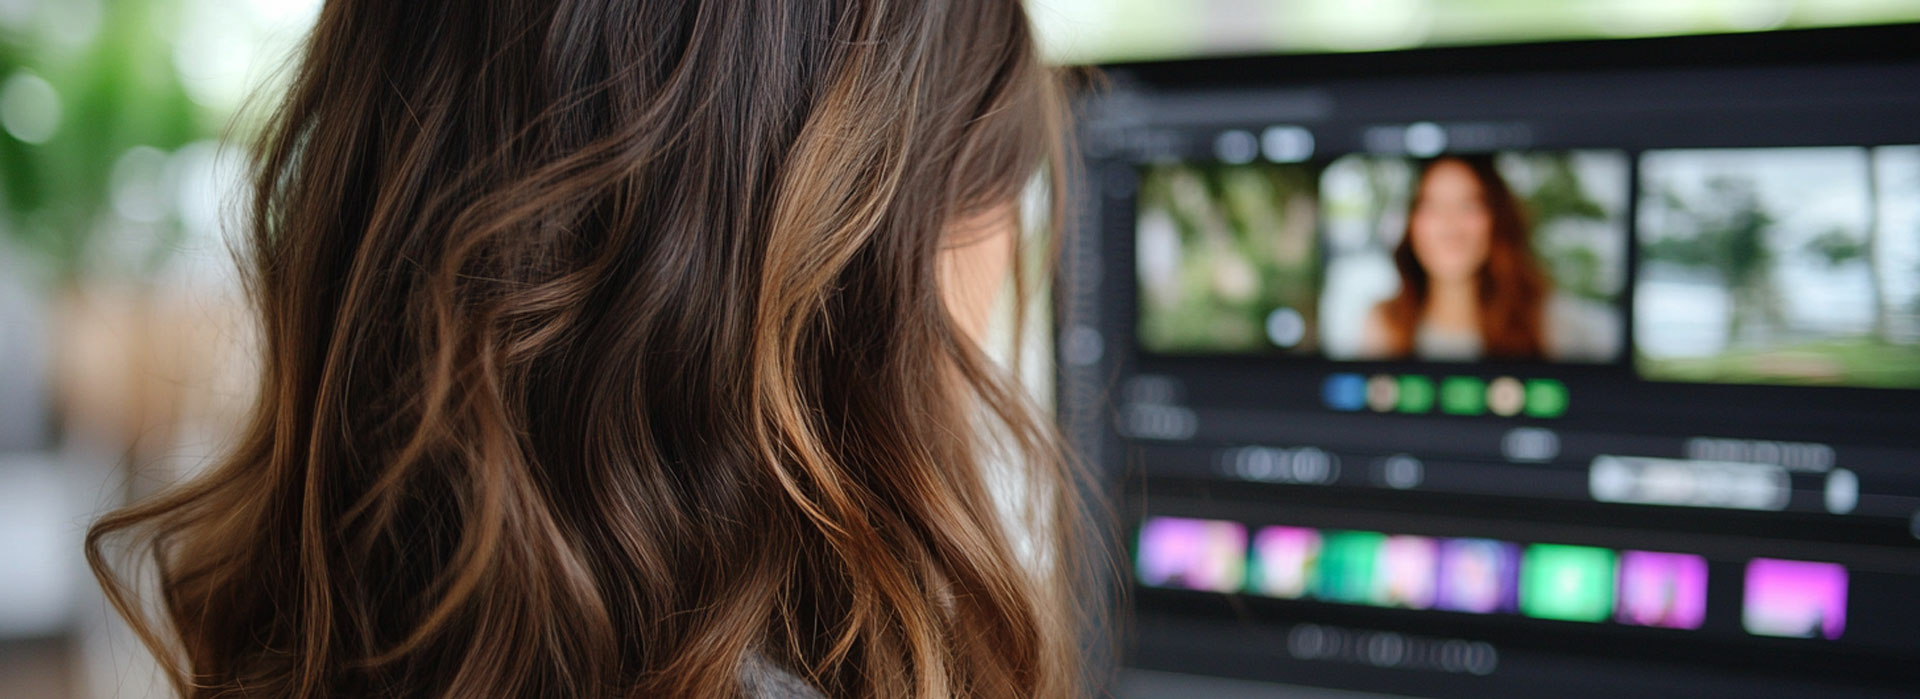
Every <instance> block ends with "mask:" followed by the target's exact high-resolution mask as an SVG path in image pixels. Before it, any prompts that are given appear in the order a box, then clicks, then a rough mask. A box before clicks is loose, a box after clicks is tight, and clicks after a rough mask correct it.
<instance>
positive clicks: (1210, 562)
mask: <svg viewBox="0 0 1920 699" xmlns="http://www.w3.org/2000/svg"><path fill="white" fill-rule="evenodd" d="M1136 554H1137V555H1136V556H1135V561H1136V568H1137V570H1136V574H1137V576H1138V580H1139V582H1140V584H1142V585H1145V586H1148V587H1155V588H1164V589H1176V590H1191V591H1201V592H1215V593H1226V594H1246V595H1257V596H1263V597H1271V598H1277V599H1286V600H1310V601H1318V602H1328V603H1338V604H1353V605H1366V606H1373V607H1387V608H1401V609H1409V610H1429V611H1438V612H1455V613H1465V614H1483V615H1486V614H1498V615H1519V616H1523V617H1529V618H1533V619H1540V620H1546V621H1563V622H1586V623H1614V624H1622V625H1628V626H1641V627H1654V628H1665V629H1680V630H1696V629H1700V628H1701V626H1702V625H1703V623H1704V622H1705V621H1706V618H1707V614H1708V610H1709V607H1710V605H1713V604H1721V603H1723V602H1724V603H1727V604H1737V605H1738V614H1739V617H1740V619H1741V625H1742V627H1743V628H1744V629H1745V631H1746V632H1747V633H1749V634H1752V635H1755V636H1774V637H1787V638H1808V639H1828V640H1832V639H1839V638H1840V637H1841V636H1842V634H1844V633H1845V631H1846V623H1847V586H1848V576H1847V569H1846V568H1845V567H1844V566H1842V565H1840V564H1837V563H1827V562H1818V561H1796V560H1783V559H1775V558H1753V559H1751V560H1748V561H1747V562H1746V564H1745V575H1744V579H1743V580H1742V590H1743V593H1742V595H1741V596H1740V597H1739V598H1738V599H1733V600H1724V601H1723V600H1717V599H1709V589H1710V588H1709V585H1708V572H1709V567H1708V564H1707V559H1706V558H1705V557H1702V556H1699V555H1694V554H1688V553H1674V552H1664V551H1640V550H1615V549H1610V548H1601V547H1594V546H1576V545H1566V544H1555V543H1525V544H1522V543H1515V542H1509V541H1500V540H1495V539H1486V538H1444V537H1428V536H1405V535H1396V534H1387V533H1382V532H1374V531H1350V530H1321V529H1314V528H1308V527H1294V526H1266V527H1257V528H1255V527H1248V526H1246V525H1244V524H1241V523H1239V522H1234V521H1226V520H1212V519H1194V518H1182V517H1150V518H1147V519H1146V520H1145V521H1144V522H1143V523H1142V525H1141V527H1140V532H1139V538H1138V548H1137V551H1136Z"/></svg>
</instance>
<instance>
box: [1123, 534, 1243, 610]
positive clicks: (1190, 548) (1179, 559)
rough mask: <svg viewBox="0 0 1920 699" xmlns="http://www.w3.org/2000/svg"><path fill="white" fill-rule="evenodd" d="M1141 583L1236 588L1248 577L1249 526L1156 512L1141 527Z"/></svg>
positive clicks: (1215, 589)
mask: <svg viewBox="0 0 1920 699" xmlns="http://www.w3.org/2000/svg"><path fill="white" fill-rule="evenodd" d="M1136 558H1137V559H1138V562H1139V565H1140V570H1139V575H1140V582H1141V583H1142V584H1146V585H1151V586H1154V587H1172V588H1180V589H1186V590H1202V591H1207V592H1235V591H1238V590H1239V589H1240V586H1241V584H1242V583H1243V582H1245V578H1246V564H1247V528H1246V526H1245V525H1242V524H1240V523H1238V522H1223V521H1219V520H1211V519H1188V518H1184V517H1155V518H1152V519H1149V520H1147V521H1146V522H1145V523H1144V524H1142V525H1141V526H1140V553H1139V555H1138V556H1137V557H1136Z"/></svg>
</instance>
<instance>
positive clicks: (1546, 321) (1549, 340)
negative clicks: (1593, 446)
mask: <svg viewBox="0 0 1920 699" xmlns="http://www.w3.org/2000/svg"><path fill="white" fill-rule="evenodd" d="M1627 185H1628V176H1627V158H1626V155H1625V154H1623V153H1620V152H1617V151H1571V152H1507V153H1499V154H1497V155H1447V156H1441V157H1439V158H1436V159H1433V160H1427V161H1415V160H1409V159H1405V158H1395V157H1380V156H1369V155H1350V156H1346V157H1343V158H1340V159H1338V160H1335V161H1334V162H1333V163H1331V164H1330V165H1328V167H1327V169H1326V172H1325V174H1324V175H1323V176H1322V177H1321V201H1322V219H1323V221H1322V228H1323V230H1324V231H1325V238H1324V244H1325V246H1326V271H1325V278H1326V284H1325V287H1324V288H1323V289H1322V292H1321V294H1320V313H1319V320H1320V341H1321V347H1322V349H1323V351H1324V353H1325V354H1326V356H1328V357H1330V358H1333V359H1374V360H1377V359H1420V360H1427V361H1477V360H1482V359H1498V360H1517V361H1556V362H1608V361H1612V360H1613V359H1615V358H1616V357H1618V356H1619V353H1620V349H1621V336H1622V331H1621V328H1622V321H1621V318H1620V310H1619V309H1620V306H1621V302H1620V296H1621V293H1622V291H1623V288H1624V286H1625V280H1626V253H1627V214H1626V210H1627Z"/></svg>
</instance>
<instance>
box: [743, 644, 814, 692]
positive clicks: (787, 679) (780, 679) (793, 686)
mask: <svg viewBox="0 0 1920 699" xmlns="http://www.w3.org/2000/svg"><path fill="white" fill-rule="evenodd" d="M740 688H741V690H742V694H743V695H745V696H746V697H747V699H826V697H825V695H822V694H821V693H820V690H818V689H814V687H813V685H810V684H807V681H806V680H803V679H800V677H799V676H798V675H795V674H793V673H791V672H787V671H786V669H785V668H782V667H780V666H778V665H775V664H773V661H771V660H768V659H767V658H766V656H763V655H761V654H759V653H748V654H747V659H746V662H745V663H743V664H741V666H740Z"/></svg>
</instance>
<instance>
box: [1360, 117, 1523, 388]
mask: <svg viewBox="0 0 1920 699" xmlns="http://www.w3.org/2000/svg"><path fill="white" fill-rule="evenodd" d="M1447 162H1452V163H1457V164H1460V165H1465V166H1466V167H1467V169H1468V170H1470V171H1471V172H1472V173H1473V178H1474V180H1475V181H1477V182H1478V183H1479V184H1480V193H1481V196H1482V197H1483V202H1482V203H1484V204H1485V205H1486V207H1487V211H1488V213H1489V214H1490V218H1491V220H1492V225H1493V231H1492V240H1491V241H1490V242H1489V244H1488V249H1487V262H1486V264H1485V265H1483V266H1482V267H1481V268H1480V274H1479V293H1478V296H1479V300H1480V304H1479V311H1480V312H1479V316H1480V340H1481V343H1482V347H1483V348H1484V349H1483V354H1484V356H1485V357H1487V358H1489V359H1503V360H1522V361H1534V360H1540V359H1544V358H1545V357H1546V341H1545V339H1544V335H1545V332H1544V330H1543V326H1544V324H1545V312H1546V302H1547V295H1548V293H1549V292H1550V291H1551V286H1550V285H1549V283H1548V281H1547V276H1546V273H1545V272H1543V271H1541V269H1540V263H1539V261H1538V260H1537V259H1536V258H1535V257H1534V254H1533V235H1532V233H1533V228H1532V226H1531V225H1530V224H1529V223H1528V221H1527V215H1526V210H1525V207H1523V206H1522V205H1521V203H1520V198H1519V197H1517V196H1515V195H1514V193H1513V189H1512V188H1511V187H1508V186H1507V181H1506V179H1505V178H1502V177H1501V176H1500V171H1499V169H1498V168H1496V167H1495V166H1494V162H1493V157H1492V156H1489V155H1478V154H1474V155H1449V156H1445V157H1441V158H1436V159H1433V160H1429V161H1426V162H1425V163H1422V164H1421V166H1420V169H1419V175H1418V176H1417V177H1415V178H1414V185H1413V195H1412V197H1411V199H1410V200H1409V202H1408V205H1407V229H1406V230H1405V231H1403V232H1402V234H1401V236H1400V244H1399V245H1398V246H1397V247H1395V248H1394V250H1393V266H1394V268H1395V269H1396V270H1398V271H1399V272H1400V291H1399V293H1397V294H1395V295H1394V296H1393V297H1392V298H1389V299H1387V300H1386V301H1383V302H1381V304H1380V310H1381V315H1382V316H1383V317H1384V319H1385V320H1386V329H1387V337H1386V341H1387V342H1386V345H1387V350H1388V354H1389V356H1392V357H1395V358H1403V359H1404V358H1409V357H1412V356H1413V353H1414V335H1415V334H1416V333H1417V332H1418V331H1419V327H1420V317H1421V315H1423V314H1424V313H1425V312H1426V308H1427V296H1428V293H1429V290H1428V288H1427V284H1428V278H1427V270H1426V268H1424V267H1421V266H1420V259H1419V258H1418V257H1416V256H1415V255H1414V252H1413V230H1412V226H1413V210H1414V209H1416V208H1418V207H1419V206H1420V201H1419V196H1420V185H1421V184H1422V183H1424V182H1426V179H1427V174H1428V173H1430V172H1432V171H1433V168H1434V166H1436V165H1439V164H1441V163H1447Z"/></svg>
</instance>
